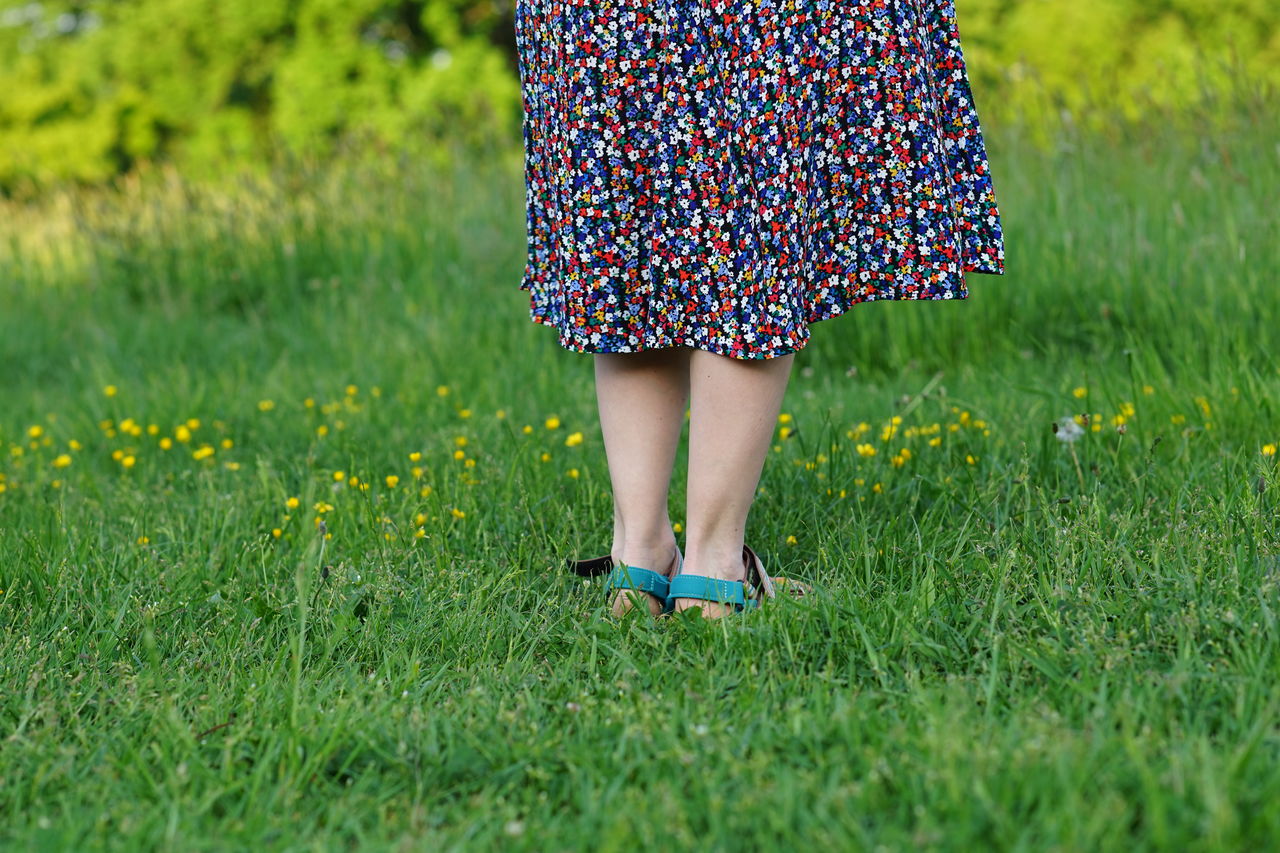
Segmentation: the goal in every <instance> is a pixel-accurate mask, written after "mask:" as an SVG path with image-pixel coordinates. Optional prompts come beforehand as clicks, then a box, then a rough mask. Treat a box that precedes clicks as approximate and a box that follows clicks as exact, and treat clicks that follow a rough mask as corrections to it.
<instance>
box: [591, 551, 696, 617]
mask: <svg viewBox="0 0 1280 853" xmlns="http://www.w3.org/2000/svg"><path fill="white" fill-rule="evenodd" d="M610 555H611V556H612V557H613V564H614V565H615V566H617V565H623V564H625V565H628V566H635V567H637V568H642V569H651V570H652V571H655V572H657V573H658V574H660V575H664V576H665V577H667V578H671V577H672V576H673V575H674V574H675V571H676V567H677V566H678V565H679V564H680V551H679V548H678V547H677V545H676V542H675V538H674V535H673V537H672V540H671V542H670V543H669V544H668V545H663V546H661V547H659V548H651V549H643V550H642V549H636V550H635V551H628V550H625V549H624V550H621V551H620V550H618V549H616V548H615V549H614V550H612V551H610ZM637 601H643V602H646V603H647V604H648V606H649V612H650V613H651V614H652V615H654V616H660V615H661V614H662V611H663V609H664V608H665V607H666V602H665V601H663V600H662V599H660V598H656V597H655V596H652V595H649V594H648V593H645V592H639V591H638V590H633V589H620V590H618V591H617V592H616V593H614V596H613V601H611V602H610V603H609V610H610V611H611V612H612V613H613V615H614V616H621V615H623V614H624V613H626V612H628V611H629V610H631V608H632V607H634V606H635V604H636V602H637Z"/></svg>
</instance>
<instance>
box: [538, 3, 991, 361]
mask: <svg viewBox="0 0 1280 853" xmlns="http://www.w3.org/2000/svg"><path fill="white" fill-rule="evenodd" d="M515 36H516V44H517V49H518V59H519V73H520V85H521V92H522V100H523V108H524V120H523V134H524V164H525V183H526V237H527V244H528V255H527V262H526V266H525V270H524V274H523V278H522V280H521V283H520V288H521V289H522V290H525V291H527V292H528V295H529V300H530V317H531V319H532V320H533V321H534V322H537V323H540V324H544V325H547V326H550V327H553V328H555V329H556V330H557V331H558V335H559V343H560V345H561V346H563V347H564V348H566V349H570V350H574V351H578V352H587V353H626V352H641V351H644V350H650V349H658V348H664V347H673V346H687V347H694V348H697V349H703V350H708V351H711V352H716V353H720V354H723V355H727V356H730V357H733V358H740V359H759V358H772V357H776V356H779V355H785V354H787V353H791V352H795V351H797V350H800V349H802V348H803V347H804V345H805V344H806V342H807V341H808V340H809V335H810V331H809V326H810V324H812V323H815V322H817V321H819V320H824V319H828V318H832V317H835V316H838V315H840V314H842V313H844V312H845V311H846V310H848V308H849V307H850V306H851V305H855V304H858V303H860V302H873V301H879V300H890V299H898V300H958V299H966V298H967V297H968V295H969V292H968V287H967V286H966V282H965V273H967V272H974V273H990V274H1002V273H1003V272H1004V241H1003V234H1002V230H1001V222H1000V213H999V210H998V209H997V205H996V198H995V191H994V186H993V182H992V179H991V173H990V168H989V164H988V161H987V154H986V147H985V144H984V142H983V137H982V130H981V127H980V125H979V121H978V114H977V110H976V107H975V105H974V101H973V95H972V92H971V90H970V84H969V79H968V74H967V72H966V69H965V64H964V57H963V54H962V51H961V46H960V36H959V31H958V28H957V23H956V17H955V8H954V5H953V2H952V0H903V2H894V0H644V2H640V0H517V5H516V12H515Z"/></svg>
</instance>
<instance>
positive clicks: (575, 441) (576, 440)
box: [564, 432, 582, 447]
mask: <svg viewBox="0 0 1280 853" xmlns="http://www.w3.org/2000/svg"><path fill="white" fill-rule="evenodd" d="M579 444H582V433H580V432H575V433H570V434H569V437H568V438H566V439H565V440H564V446H565V447H577V446H578V445H579Z"/></svg>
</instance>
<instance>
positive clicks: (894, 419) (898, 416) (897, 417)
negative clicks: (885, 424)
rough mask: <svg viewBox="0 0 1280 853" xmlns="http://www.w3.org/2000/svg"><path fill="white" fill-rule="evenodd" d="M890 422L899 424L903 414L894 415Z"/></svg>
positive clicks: (895, 424)
mask: <svg viewBox="0 0 1280 853" xmlns="http://www.w3.org/2000/svg"><path fill="white" fill-rule="evenodd" d="M889 423H891V424H893V425H894V426H897V425H898V424H900V423H902V416H901V415H894V416H893V417H891V418H889Z"/></svg>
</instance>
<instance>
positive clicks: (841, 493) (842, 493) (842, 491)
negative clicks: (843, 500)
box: [840, 489, 844, 497]
mask: <svg viewBox="0 0 1280 853" xmlns="http://www.w3.org/2000/svg"><path fill="white" fill-rule="evenodd" d="M840 497H844V489H841V490H840Z"/></svg>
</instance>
